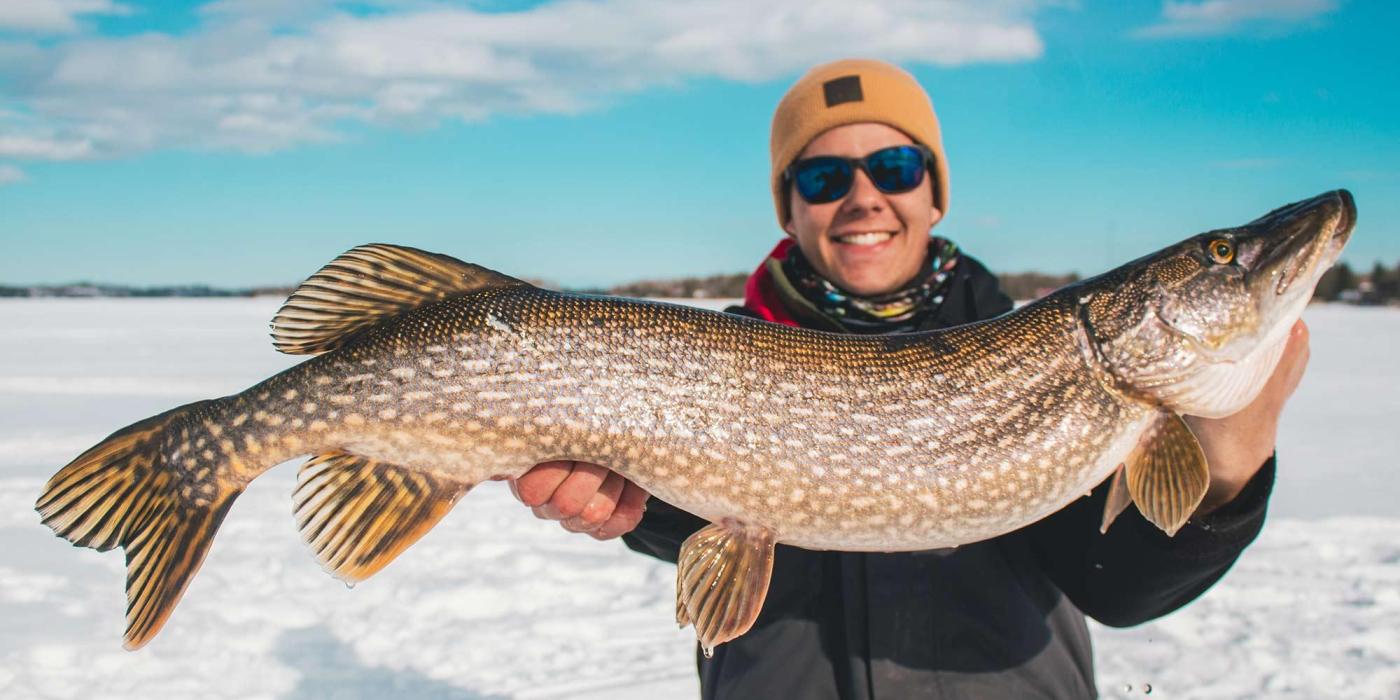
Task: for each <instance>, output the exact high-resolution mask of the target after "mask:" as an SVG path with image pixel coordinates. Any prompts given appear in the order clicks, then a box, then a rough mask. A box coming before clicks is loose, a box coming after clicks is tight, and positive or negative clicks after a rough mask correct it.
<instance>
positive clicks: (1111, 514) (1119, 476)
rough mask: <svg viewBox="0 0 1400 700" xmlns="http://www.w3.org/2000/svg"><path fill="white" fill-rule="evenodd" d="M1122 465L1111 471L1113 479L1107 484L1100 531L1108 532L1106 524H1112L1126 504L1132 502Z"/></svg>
mask: <svg viewBox="0 0 1400 700" xmlns="http://www.w3.org/2000/svg"><path fill="white" fill-rule="evenodd" d="M1123 472H1124V467H1123V465H1121V464H1120V465H1118V468H1117V469H1116V470H1114V472H1113V481H1112V482H1111V483H1109V485H1108V500H1106V501H1104V505H1103V524H1102V525H1100V526H1099V532H1100V533H1106V532H1108V526H1109V525H1112V524H1113V521H1114V520H1117V519H1118V516H1120V515H1122V514H1123V511H1125V510H1127V509H1128V506H1130V505H1132V504H1133V495H1132V494H1130V493H1128V482H1127V480H1126V477H1124V476H1123Z"/></svg>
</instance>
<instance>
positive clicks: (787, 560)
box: [624, 257, 1274, 700]
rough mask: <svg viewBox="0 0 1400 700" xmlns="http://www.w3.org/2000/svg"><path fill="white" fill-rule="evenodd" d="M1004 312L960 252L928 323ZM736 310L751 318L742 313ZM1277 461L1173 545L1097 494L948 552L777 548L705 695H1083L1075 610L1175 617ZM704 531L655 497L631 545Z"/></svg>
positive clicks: (1084, 635)
mask: <svg viewBox="0 0 1400 700" xmlns="http://www.w3.org/2000/svg"><path fill="white" fill-rule="evenodd" d="M1010 309H1011V300H1010V299H1008V298H1007V297H1006V295H1005V294H1003V293H1002V292H1001V291H1000V289H999V287H998V284H997V280H996V277H994V276H993V275H992V274H991V273H990V272H988V271H987V270H986V268H984V267H983V266H982V265H981V264H979V263H978V262H977V261H976V260H974V259H972V258H970V257H964V258H962V260H961V261H960V262H959V264H958V266H957V267H956V268H955V271H954V278H953V280H952V283H951V288H950V289H949V291H948V293H947V294H946V296H945V301H944V303H943V305H942V307H941V309H940V311H939V312H938V313H937V315H936V317H935V318H932V319H930V321H929V322H928V323H927V324H926V326H925V327H926V328H942V327H947V326H954V325H958V324H962V323H968V322H971V321H976V320H980V319H985V318H990V317H992V316H996V315H999V314H1002V313H1004V312H1006V311H1008V310H1010ZM730 311H731V312H735V313H745V310H744V309H742V308H735V309H730ZM1273 472H1274V470H1273V460H1272V459H1270V461H1269V463H1268V464H1266V465H1265V466H1264V468H1263V469H1261V470H1260V471H1259V473H1258V475H1256V476H1255V478H1254V479H1253V480H1252V481H1251V482H1250V483H1249V484H1248V485H1247V487H1246V488H1245V490H1244V491H1243V492H1242V493H1241V494H1240V495H1239V497H1237V498H1236V499H1235V500H1234V501H1233V502H1231V503H1229V504H1227V505H1226V506H1224V507H1223V508H1221V509H1219V510H1217V511H1215V512H1213V513H1211V514H1210V515H1209V516H1207V517H1206V518H1204V519H1201V520H1197V521H1192V522H1191V523H1188V524H1187V525H1186V526H1185V527H1183V528H1182V529H1181V531H1180V532H1178V533H1177V535H1176V537H1175V538H1168V537H1167V536H1166V535H1164V534H1163V533H1162V532H1161V531H1159V530H1158V529H1157V528H1156V527H1154V526H1153V525H1151V524H1150V523H1148V522H1147V521H1146V520H1144V519H1143V518H1142V516H1141V515H1139V514H1138V512H1137V510H1136V509H1135V508H1129V509H1128V510H1127V511H1125V512H1124V513H1123V514H1122V515H1121V516H1120V517H1119V518H1118V520H1117V521H1116V522H1115V523H1114V524H1113V527H1111V528H1110V529H1109V531H1108V533H1107V534H1105V535H1101V534H1099V520H1100V518H1101V516H1102V513H1103V504H1104V499H1105V494H1106V490H1107V489H1106V487H1105V486H1100V487H1099V488H1097V489H1095V490H1094V492H1093V494H1092V495H1091V496H1089V497H1087V498H1080V499H1078V500H1076V501H1074V502H1073V503H1071V504H1069V505H1068V506H1066V507H1065V508H1064V509H1063V510H1061V511H1059V512H1058V513H1055V514H1054V515H1051V516H1049V517H1047V518H1045V519H1043V520H1041V521H1040V522H1037V523H1035V524H1032V525H1029V526H1027V527H1025V528H1023V529H1021V530H1018V531H1016V532H1012V533H1009V534H1007V535H1003V536H1001V537H997V538H994V539H991V540H986V541H983V542H977V543H974V544H969V545H963V546H961V547H958V548H956V549H940V550H930V551H923V552H895V553H853V552H817V551H809V550H804V549H798V548H796V547H788V546H786V545H778V547H777V554H776V557H775V561H774V564H773V578H772V583H771V587H770V589H769V591H768V598H767V600H766V601H765V603H764V606H763V611H762V613H760V614H759V617H758V620H757V622H755V624H754V626H753V629H751V630H750V631H749V632H748V633H747V634H745V635H743V636H741V637H739V638H738V639H736V640H734V641H732V642H728V643H726V644H722V645H720V646H719V647H717V648H716V649H715V654H714V658H712V659H705V658H703V656H701V655H699V654H697V659H698V662H699V667H700V685H701V694H702V696H703V697H705V698H802V699H804V700H819V699H821V698H850V699H856V698H1018V699H1020V698H1092V697H1095V695H1096V690H1095V687H1094V670H1093V657H1092V654H1091V652H1090V647H1089V632H1088V629H1087V627H1086V625H1085V621H1084V615H1085V614H1088V615H1090V616H1092V617H1093V618H1094V619H1096V620H1098V621H1100V622H1102V623H1104V624H1107V625H1113V626H1127V625H1135V624H1138V623H1141V622H1145V621H1147V620H1151V619H1153V618H1155V617H1158V616H1161V615H1164V614H1166V613H1169V612H1171V611H1173V610H1175V609H1177V608H1179V607H1181V606H1182V605H1185V604H1186V603H1188V602H1190V601H1191V600H1193V599H1195V598H1196V597H1197V596H1199V595H1200V594H1201V593H1203V592H1204V591H1205V590H1206V589H1207V588H1209V587H1210V586H1211V584H1213V583H1215V581H1216V580H1218V579H1219V578H1220V577H1221V576H1222V575H1223V574H1224V573H1225V571H1226V570H1227V569H1229V567H1230V565H1231V564H1233V563H1234V561H1235V559H1236V558H1237V557H1238V556H1239V554H1240V552H1241V551H1242V550H1243V549H1244V548H1245V546H1247V545H1248V544H1249V543H1250V542H1251V541H1253V539H1254V537H1255V536H1256V535H1257V534H1258V532H1259V529H1260V527H1261V526H1262V525H1263V521H1264V511H1265V506H1266V503H1267V500H1268V494H1269V491H1270V489H1271V487H1272V484H1273ZM704 524H705V523H704V522H703V521H701V520H700V519H699V518H697V517H695V516H693V515H691V514H689V513H686V512H684V511H681V510H679V509H677V508H675V507H673V506H670V505H669V504H666V503H664V502H661V501H659V500H656V499H653V500H652V501H651V502H650V504H649V505H648V509H647V513H646V515H645V517H644V518H643V519H642V522H641V525H640V526H638V528H637V529H636V530H635V531H633V532H632V533H629V534H628V535H625V536H624V541H625V542H626V543H627V546H629V547H631V548H632V549H634V550H637V551H639V552H643V553H645V554H649V555H651V556H654V557H658V558H660V559H664V560H667V561H671V562H674V561H676V557H677V555H678V553H679V551H680V546H681V543H682V542H683V541H685V538H686V537H688V536H689V535H690V534H691V533H692V532H694V531H695V530H697V529H699V528H700V527H702V526H703V525H704Z"/></svg>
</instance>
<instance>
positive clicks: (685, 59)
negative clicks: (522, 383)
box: [0, 0, 1400, 287]
mask: <svg viewBox="0 0 1400 700" xmlns="http://www.w3.org/2000/svg"><path fill="white" fill-rule="evenodd" d="M1398 20H1400V6H1397V5H1396V4H1394V3H1389V2H1383V1H1381V0H1371V1H1369V2H1363V1H1361V0H1202V1H1197V0H1186V1H1180V2H1178V1H1174V0H1168V1H1167V2H1109V1H1107V0H1105V1H1101V2H1100V1H1093V0H1080V1H1078V2H1075V1H1066V0H1060V1H1055V2H1048V1H1047V2H1037V1H1034V0H983V1H981V2H954V1H951V0H947V1H941V2H940V1H934V0H887V1H885V2H878V3H863V2H856V1H854V0H842V1H833V0H802V1H792V2H790V1H788V0H774V1H771V2H762V3H758V2H752V0H711V1H709V2H695V3H688V2H655V1H654V0H590V1H580V0H563V1H556V2H519V1H508V0H481V1H478V2H420V1H418V0H361V1H359V2H338V1H333V0H216V1H214V2H203V3H198V2H164V1H160V2H157V1H143V0H0V284H11V285H17V284H48V283H65V282H74V281H80V280H82V281H94V282H107V283H122V284H137V285H156V284H201V283H202V284H213V285H217V286H225V287H241V286H254V285H285V284H292V283H295V282H296V281H299V280H301V279H303V278H305V277H307V276H309V275H310V274H312V273H313V272H315V270H316V269H317V268H319V267H320V266H321V265H323V264H325V263H326V262H328V261H330V260H331V259H332V258H334V257H335V256H336V255H338V254H339V253H341V252H343V251H344V250H346V249H348V248H351V247H353V246H355V245H358V244H361V243H368V242H390V243H399V244H404V245H411V246H415V247H419V248H424V249H428V250H432V251H435V252H441V253H446V254H449V255H453V256H455V257H458V258H461V259H464V260H468V261H471V262H476V263H480V264H483V265H486V266H488V267H493V268H495V269H498V270H500V271H502V272H506V273H508V274H511V275H515V276H518V277H529V278H532V279H543V280H548V281H550V282H552V283H554V284H557V285H561V286H568V287H586V286H597V285H610V284H616V283H621V282H628V281H636V280H642V279H658V278H668V277H675V276H681V275H700V274H715V273H729V272H739V271H747V270H750V269H752V268H753V267H755V266H756V265H757V263H758V262H759V261H760V259H761V258H762V256H763V255H764V254H765V253H766V252H767V251H768V250H769V248H771V247H772V245H773V244H774V243H775V242H776V241H777V240H778V239H779V238H780V237H781V236H782V235H783V234H782V231H781V230H780V229H779V227H778V224H777V221H776V220H775V218H774V214H773V211H772V200H771V197H770V195H769V190H768V184H767V183H768V172H769V163H768V151H767V147H768V127H769V122H770V119H771V117H772V111H773V108H774V106H775V105H776V104H777V102H778V100H779V98H780V97H781V96H782V94H783V92H784V91H785V90H786V89H787V87H788V86H789V85H790V84H791V83H792V82H793V81H794V80H795V79H796V78H797V77H798V76H800V75H801V74H802V72H803V71H805V70H806V69H808V68H810V67H812V66H814V65H817V64H819V63H822V62H825V61H828V60H833V59H837V58H844V57H851V56H861V57H874V58H882V59H886V60H890V61H893V62H896V63H898V64H899V65H901V66H903V67H904V68H906V69H908V70H909V71H910V72H912V73H913V74H914V75H915V76H916V77H917V78H918V79H919V81H920V82H921V83H922V84H923V85H924V87H925V88H926V89H927V90H928V91H929V93H930V95H931V96H932V98H933V102H934V106H935V109H936V110H937V112H938V115H939V118H940V120H941V122H942V128H943V138H944V144H945V147H946V150H947V156H948V162H949V166H950V169H951V182H950V184H951V192H952V197H951V202H950V206H949V211H948V212H947V216H946V218H945V219H944V221H943V222H941V223H940V224H939V225H938V227H937V228H936V229H935V231H936V232H937V233H939V234H941V235H944V236H947V237H950V238H952V239H954V240H956V241H958V242H959V243H960V244H961V245H962V247H963V249H964V250H965V251H967V252H968V253H970V254H972V255H974V256H976V257H977V258H979V259H981V260H982V261H983V262H984V263H986V264H987V265H988V266H989V267H991V268H992V269H993V270H995V271H1002V272H1016V271H1025V270H1039V271H1044V272H1068V271H1075V272H1079V273H1081V274H1085V275H1089V274H1095V273H1098V272H1101V271H1104V270H1107V269H1110V268H1112V267H1114V266H1116V265H1118V264H1121V263H1122V262H1125V261H1127V260H1129V259H1132V258H1135V257H1138V256H1139V255H1142V254H1145V253H1147V252H1149V251H1151V250H1154V249H1156V248H1159V247H1161V246H1164V245H1167V244H1169V243H1171V242H1173V241H1176V240H1179V239H1181V238H1184V237H1186V236H1189V235H1192V234H1195V233H1198V232H1201V231H1205V230H1210V229H1214V228H1224V227H1229V226H1234V225H1239V224H1243V223H1246V222H1248V221H1250V220H1252V219H1254V218H1255V217H1257V216H1259V215H1261V214H1263V213H1265V212H1267V211H1269V210H1271V209H1273V208H1275V207H1277V206H1279V205H1282V204H1285V203H1287V202H1291V201H1295V200H1299V199H1304V198H1307V197H1310V196H1313V195H1315V194H1318V193H1321V192H1324V191H1327V190H1330V189H1335V188H1339V187H1345V188H1348V189H1350V190H1351V191H1352V192H1353V194H1354V195H1355V197H1356V201H1357V205H1358V210H1359V216H1358V228H1357V232H1356V234H1355V235H1354V237H1353V239H1352V242H1351V244H1350V245H1349V247H1348V249H1347V252H1346V253H1345V254H1344V256H1343V259H1344V260H1346V261H1348V262H1349V263H1350V264H1352V265H1353V267H1359V268H1364V269H1369V268H1370V267H1371V265H1372V264H1374V263H1375V262H1376V261H1377V260H1380V261H1383V262H1384V263H1385V264H1386V265H1388V266H1391V265H1395V264H1396V263H1397V262H1400V116H1397V115H1400V71H1397V67H1398V66H1400V42H1396V41H1395V40H1394V37H1393V31H1394V28H1395V27H1396V26H1400V21H1398Z"/></svg>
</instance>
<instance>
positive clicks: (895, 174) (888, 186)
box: [865, 146, 924, 194]
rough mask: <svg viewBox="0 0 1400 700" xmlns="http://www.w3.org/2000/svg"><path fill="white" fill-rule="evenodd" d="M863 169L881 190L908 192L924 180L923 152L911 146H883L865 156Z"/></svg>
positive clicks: (887, 192)
mask: <svg viewBox="0 0 1400 700" xmlns="http://www.w3.org/2000/svg"><path fill="white" fill-rule="evenodd" d="M865 170H866V172H867V173H869V174H870V181H871V182H873V183H875V186H876V187H877V188H879V189H880V191H881V192H884V193H886V194H894V193H896V192H908V191H909V190H912V189H914V188H915V187H918V186H919V183H920V182H923V180H924V154H923V151H920V150H919V149H918V148H915V147H913V146H894V147H892V148H884V149H881V150H878V151H876V152H874V153H871V154H870V155H868V156H866V157H865Z"/></svg>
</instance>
